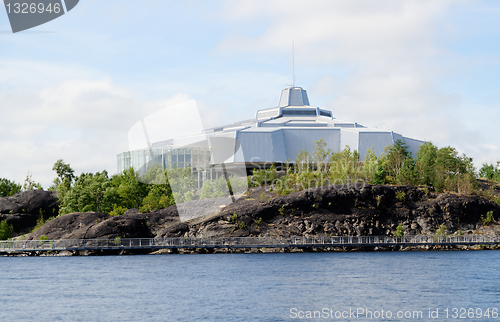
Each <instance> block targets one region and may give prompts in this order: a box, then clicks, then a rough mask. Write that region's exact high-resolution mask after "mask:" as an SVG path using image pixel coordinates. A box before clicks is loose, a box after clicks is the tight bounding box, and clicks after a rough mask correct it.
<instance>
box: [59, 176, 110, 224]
mask: <svg viewBox="0 0 500 322" xmlns="http://www.w3.org/2000/svg"><path fill="white" fill-rule="evenodd" d="M117 198H118V195H117V192H116V189H113V185H112V184H111V180H110V179H109V177H108V172H107V171H106V170H104V171H103V172H102V173H99V172H97V173H95V174H93V173H82V174H81V175H80V176H78V177H76V179H75V184H74V186H73V187H72V188H71V189H70V190H69V191H68V192H67V193H66V194H65V195H64V198H63V200H62V205H61V208H60V213H61V214H67V213H70V212H88V211H98V212H103V213H109V212H111V211H112V210H113V205H114V204H115V203H116V202H115V201H116V199H117Z"/></svg>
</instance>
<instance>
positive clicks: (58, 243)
mask: <svg viewBox="0 0 500 322" xmlns="http://www.w3.org/2000/svg"><path fill="white" fill-rule="evenodd" d="M460 245H462V246H473V245H500V236H483V235H465V236H455V235H452V236H427V235H419V236H405V237H386V236H358V237H355V236H338V237H314V238H306V237H289V238H279V237H216V238H183V237H181V238H115V239H62V240H30V241H23V240H21V241H3V242H0V254H2V253H3V254H9V253H11V254H12V253H31V252H45V251H82V250H151V251H152V250H157V249H181V248H192V249H195V248H202V249H203V248H208V249H214V248H224V249H232V248H292V247H299V248H313V247H314V248H321V247H362V246H364V247H391V246H460Z"/></svg>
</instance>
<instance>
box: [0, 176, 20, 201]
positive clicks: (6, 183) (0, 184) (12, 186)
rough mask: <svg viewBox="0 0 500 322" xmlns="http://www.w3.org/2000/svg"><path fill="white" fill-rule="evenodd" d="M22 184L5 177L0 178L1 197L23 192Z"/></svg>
mask: <svg viewBox="0 0 500 322" xmlns="http://www.w3.org/2000/svg"><path fill="white" fill-rule="evenodd" d="M21 188H22V187H21V185H20V184H18V183H15V182H14V181H10V180H8V179H5V178H0V197H9V196H12V195H15V194H16V193H18V192H21Z"/></svg>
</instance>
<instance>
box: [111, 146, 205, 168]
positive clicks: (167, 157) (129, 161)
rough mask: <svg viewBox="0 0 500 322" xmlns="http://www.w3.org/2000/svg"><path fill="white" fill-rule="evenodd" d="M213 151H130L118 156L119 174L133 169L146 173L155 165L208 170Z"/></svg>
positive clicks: (193, 149) (198, 149)
mask: <svg viewBox="0 0 500 322" xmlns="http://www.w3.org/2000/svg"><path fill="white" fill-rule="evenodd" d="M210 155H211V151H210V149H207V148H189V149H183V148H178V149H161V150H160V149H152V150H137V151H128V152H123V153H120V154H118V157H117V161H118V164H117V170H118V173H121V172H123V171H124V170H127V169H129V168H131V167H133V168H134V169H135V170H136V171H139V173H145V172H147V170H148V169H149V168H150V167H151V166H152V165H154V164H161V165H162V166H163V168H164V169H167V168H182V169H185V168H188V167H191V169H193V171H199V170H201V169H207V168H208V166H209V165H210Z"/></svg>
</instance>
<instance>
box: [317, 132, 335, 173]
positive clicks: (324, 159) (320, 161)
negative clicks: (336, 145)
mask: <svg viewBox="0 0 500 322" xmlns="http://www.w3.org/2000/svg"><path fill="white" fill-rule="evenodd" d="M314 145H315V148H314V152H313V154H312V161H313V162H314V165H315V168H316V171H319V172H327V171H328V161H329V157H330V154H331V151H330V150H329V149H328V150H325V148H326V142H325V141H324V140H323V139H319V140H318V141H314Z"/></svg>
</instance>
